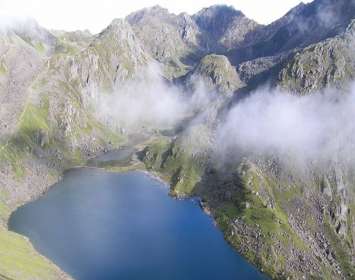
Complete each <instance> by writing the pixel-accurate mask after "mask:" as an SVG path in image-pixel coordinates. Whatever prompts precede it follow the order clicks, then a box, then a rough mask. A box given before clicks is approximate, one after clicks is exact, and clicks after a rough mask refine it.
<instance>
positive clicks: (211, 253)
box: [9, 169, 265, 280]
mask: <svg viewBox="0 0 355 280" xmlns="http://www.w3.org/2000/svg"><path fill="white" fill-rule="evenodd" d="M9 227H10V229H11V230H13V231H16V232H18V233H20V234H23V235H26V236H28V237H29V238H30V240H31V241H32V243H33V244H34V246H35V247H36V248H37V249H38V250H39V251H40V252H41V253H42V254H44V255H45V256H47V257H48V258H50V259H51V260H53V261H54V262H55V263H56V264H57V265H58V266H59V267H61V268H62V269H63V270H64V271H66V272H67V273H69V274H70V275H72V276H73V277H74V278H75V279H80V280H91V279H93V280H94V279H95V280H98V279H100V280H110V279H115V280H117V279H122V280H129V279H148V280H149V279H152V280H153V279H154V280H159V279H162V280H167V279H179V280H189V279H191V280H192V279H194V280H196V279H203V280H207V279H211V280H212V279H213V280H219V279H221V280H228V279H231V280H232V279H265V278H263V277H262V275H261V274H260V273H259V272H258V271H257V270H256V269H255V268H254V267H253V266H252V265H250V264H248V263H247V262H246V261H245V260H244V259H243V258H242V257H240V256H239V255H238V254H237V253H235V252H234V251H233V250H232V248H231V247H230V246H229V245H228V244H227V243H226V242H225V241H224V239H223V235H222V234H221V232H220V231H219V230H218V229H217V228H215V227H214V225H213V222H212V220H211V219H210V218H209V217H208V216H207V215H206V214H204V213H203V212H202V211H201V209H200V208H199V206H198V205H197V203H196V202H194V201H192V200H174V199H172V198H171V197H169V196H168V189H167V187H166V186H164V185H163V184H162V183H160V182H158V181H156V180H154V179H152V178H150V177H149V176H147V175H145V174H144V173H141V172H128V173H122V174H117V173H116V174H115V173H107V172H104V171H100V170H97V169H77V170H72V171H70V172H68V173H66V174H65V176H64V179H63V180H62V181H61V182H60V183H58V184H57V185H56V186H54V187H53V188H52V189H51V190H50V191H49V192H48V193H47V194H46V195H45V196H44V197H42V198H40V199H38V200H37V201H35V202H32V203H29V204H27V205H25V206H23V207H21V208H19V209H18V210H17V211H16V212H15V213H14V214H13V215H12V217H11V219H10V223H9Z"/></svg>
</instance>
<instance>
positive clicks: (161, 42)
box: [127, 6, 204, 76]
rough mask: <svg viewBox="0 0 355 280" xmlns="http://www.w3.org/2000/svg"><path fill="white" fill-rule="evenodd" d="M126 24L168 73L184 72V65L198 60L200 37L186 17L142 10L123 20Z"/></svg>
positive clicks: (153, 8)
mask: <svg viewBox="0 0 355 280" xmlns="http://www.w3.org/2000/svg"><path fill="white" fill-rule="evenodd" d="M127 21H128V22H129V23H130V24H131V25H132V28H133V30H134V32H135V34H136V35H137V37H138V38H139V39H140V40H141V42H142V45H143V46H144V48H145V49H146V50H147V51H148V52H149V53H150V54H151V56H152V57H154V58H155V59H156V60H157V61H159V62H161V63H162V64H163V65H165V66H166V68H167V69H166V71H167V76H169V74H170V76H171V75H172V74H171V72H184V71H185V70H184V68H185V66H184V64H191V63H193V61H195V60H196V57H198V53H199V52H200V45H201V42H203V41H204V38H203V36H204V35H203V34H202V33H201V32H200V30H199V29H198V26H197V25H196V23H195V22H194V21H193V20H192V18H191V17H190V16H189V15H187V14H180V15H175V14H171V13H169V11H168V10H166V9H164V8H161V7H160V6H154V7H151V8H147V9H143V10H141V11H138V12H136V13H133V14H131V15H129V16H128V17H127Z"/></svg>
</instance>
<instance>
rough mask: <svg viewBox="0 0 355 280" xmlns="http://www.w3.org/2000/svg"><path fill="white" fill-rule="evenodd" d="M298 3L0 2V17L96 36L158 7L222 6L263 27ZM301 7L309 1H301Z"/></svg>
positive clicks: (267, 0) (199, 0)
mask: <svg viewBox="0 0 355 280" xmlns="http://www.w3.org/2000/svg"><path fill="white" fill-rule="evenodd" d="M300 2H302V1H298V0H219V1H218V0H217V1H216V0H178V1H177V0H174V1H173V0H124V1H122V0H0V15H6V16H14V17H19V16H21V17H22V16H26V17H32V18H35V19H36V20H37V21H38V22H39V24H41V25H42V26H44V27H46V28H49V29H62V30H67V31H71V30H77V29H82V30H83V29H89V30H90V31H91V32H93V33H97V32H99V31H101V30H102V29H104V28H105V27H106V26H107V25H108V24H109V23H110V22H111V21H112V20H113V19H114V18H123V17H125V16H126V15H128V14H129V13H131V12H134V11H136V10H139V9H142V8H145V7H150V6H154V5H160V6H162V7H165V8H167V9H169V11H170V12H173V13H180V12H187V13H188V14H193V13H196V12H197V11H199V10H200V9H202V8H204V7H208V6H211V5H215V4H226V5H231V6H234V8H236V9H237V10H241V11H242V12H243V13H244V14H246V15H247V16H248V17H249V18H251V19H254V20H255V21H257V22H258V23H262V24H267V23H270V22H272V21H274V20H276V19H278V18H280V17H281V16H283V15H284V14H285V13H287V11H288V10H289V9H291V8H292V7H294V6H296V5H297V4H299V3H300ZM303 2H304V3H307V2H311V0H304V1H303Z"/></svg>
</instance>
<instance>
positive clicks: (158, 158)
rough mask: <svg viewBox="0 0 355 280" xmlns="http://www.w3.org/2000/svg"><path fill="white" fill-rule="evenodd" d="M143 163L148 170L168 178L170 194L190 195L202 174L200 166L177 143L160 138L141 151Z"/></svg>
mask: <svg viewBox="0 0 355 280" xmlns="http://www.w3.org/2000/svg"><path fill="white" fill-rule="evenodd" d="M143 154H144V156H143V161H144V163H145V165H146V168H147V169H148V170H154V171H157V172H160V173H162V174H163V175H165V176H167V177H168V178H169V182H170V183H171V186H172V193H173V194H175V195H178V196H185V195H191V194H193V192H194V189H195V187H196V185H197V184H198V182H199V181H200V180H201V176H202V173H203V168H202V166H201V165H200V164H199V163H198V162H197V161H196V160H195V159H193V157H192V156H191V154H189V153H188V152H186V151H184V150H182V148H181V147H180V146H179V145H178V144H177V143H174V142H173V143H171V142H170V141H169V140H167V139H166V138H160V139H158V140H156V141H154V142H153V143H151V144H149V145H148V147H147V148H146V149H145V150H144V151H143Z"/></svg>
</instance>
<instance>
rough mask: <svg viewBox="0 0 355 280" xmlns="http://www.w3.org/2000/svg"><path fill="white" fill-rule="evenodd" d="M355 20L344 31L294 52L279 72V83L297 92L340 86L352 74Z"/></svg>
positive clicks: (348, 79)
mask: <svg viewBox="0 0 355 280" xmlns="http://www.w3.org/2000/svg"><path fill="white" fill-rule="evenodd" d="M354 28H355V22H354V21H353V22H352V23H351V24H350V25H349V27H348V28H347V30H346V31H345V33H344V34H342V35H339V36H336V37H334V38H331V39H328V40H326V41H324V42H320V43H318V44H315V45H311V46H310V47H308V48H305V49H304V50H302V51H299V52H297V53H296V55H295V56H294V57H293V58H292V59H291V61H290V62H289V63H288V64H287V66H286V67H285V68H284V69H283V70H282V71H281V72H280V74H279V81H278V83H279V85H280V86H281V87H282V88H284V89H287V90H290V91H292V92H294V93H298V94H309V93H312V92H315V91H318V90H321V89H323V88H325V87H329V86H332V87H337V88H344V86H345V85H346V82H347V81H351V80H352V79H353V78H354V76H355V58H354V46H355V29H354Z"/></svg>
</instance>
